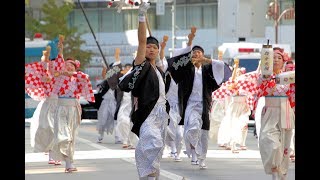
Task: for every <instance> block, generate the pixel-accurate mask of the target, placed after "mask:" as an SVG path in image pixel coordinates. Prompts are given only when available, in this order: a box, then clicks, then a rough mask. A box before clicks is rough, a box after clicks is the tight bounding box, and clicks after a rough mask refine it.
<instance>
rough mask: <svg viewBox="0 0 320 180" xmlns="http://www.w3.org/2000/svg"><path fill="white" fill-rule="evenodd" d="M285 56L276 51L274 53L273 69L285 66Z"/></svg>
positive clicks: (276, 69) (277, 69)
mask: <svg viewBox="0 0 320 180" xmlns="http://www.w3.org/2000/svg"><path fill="white" fill-rule="evenodd" d="M283 63H284V62H283V58H282V56H281V55H280V54H278V53H274V54H273V71H275V72H276V71H279V70H281V69H282V67H283Z"/></svg>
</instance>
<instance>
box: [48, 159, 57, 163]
mask: <svg viewBox="0 0 320 180" xmlns="http://www.w3.org/2000/svg"><path fill="white" fill-rule="evenodd" d="M55 163H56V161H55V160H53V159H50V160H49V161H48V164H55Z"/></svg>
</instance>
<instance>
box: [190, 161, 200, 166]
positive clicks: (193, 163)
mask: <svg viewBox="0 0 320 180" xmlns="http://www.w3.org/2000/svg"><path fill="white" fill-rule="evenodd" d="M191 165H199V161H198V160H196V161H191Z"/></svg>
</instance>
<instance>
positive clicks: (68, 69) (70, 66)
mask: <svg viewBox="0 0 320 180" xmlns="http://www.w3.org/2000/svg"><path fill="white" fill-rule="evenodd" d="M66 69H67V71H69V72H75V71H76V67H74V65H73V64H72V63H70V62H67V63H66Z"/></svg>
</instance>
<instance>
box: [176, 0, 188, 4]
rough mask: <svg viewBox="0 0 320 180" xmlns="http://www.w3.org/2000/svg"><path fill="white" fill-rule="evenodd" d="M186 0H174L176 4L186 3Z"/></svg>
mask: <svg viewBox="0 0 320 180" xmlns="http://www.w3.org/2000/svg"><path fill="white" fill-rule="evenodd" d="M186 3H187V0H176V4H186Z"/></svg>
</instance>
